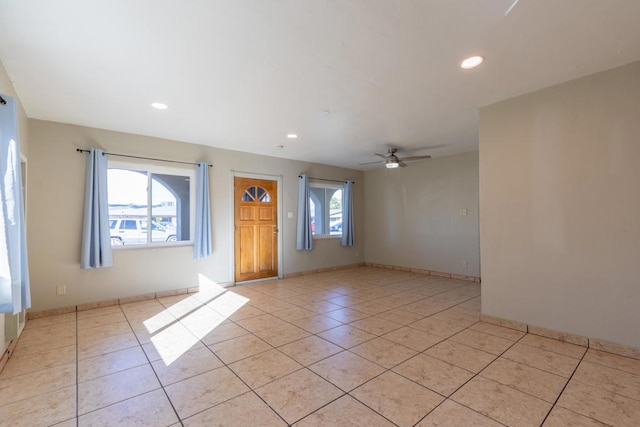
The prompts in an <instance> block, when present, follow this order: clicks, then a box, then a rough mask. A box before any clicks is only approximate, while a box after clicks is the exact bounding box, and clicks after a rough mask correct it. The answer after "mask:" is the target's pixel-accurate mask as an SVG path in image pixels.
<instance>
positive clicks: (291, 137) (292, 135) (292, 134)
mask: <svg viewBox="0 0 640 427" xmlns="http://www.w3.org/2000/svg"><path fill="white" fill-rule="evenodd" d="M287 138H289V139H297V138H298V134H297V133H288V134H287Z"/></svg>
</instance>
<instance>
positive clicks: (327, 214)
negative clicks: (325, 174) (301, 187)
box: [309, 179, 344, 240]
mask: <svg viewBox="0 0 640 427" xmlns="http://www.w3.org/2000/svg"><path fill="white" fill-rule="evenodd" d="M312 188H323V189H324V190H325V202H324V206H323V215H324V218H326V221H325V224H323V225H324V226H326V230H327V232H326V233H316V232H315V231H312V233H311V236H312V237H313V239H319V240H321V239H341V238H342V233H343V232H344V228H343V231H341V232H340V234H331V203H330V202H331V199H329V200H326V194H327V192H326V190H327V189H331V190H340V191H342V192H343V194H344V185H341V184H338V183H335V184H332V183H327V182H318V181H314V180H312V179H310V180H309V190H310V193H311V189H312ZM309 198H310V199H311V195H309ZM340 205H341V215H342V216H344V206H342V200H341V202H340ZM314 217H315V213H314Z"/></svg>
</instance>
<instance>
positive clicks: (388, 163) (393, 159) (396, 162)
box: [360, 148, 431, 169]
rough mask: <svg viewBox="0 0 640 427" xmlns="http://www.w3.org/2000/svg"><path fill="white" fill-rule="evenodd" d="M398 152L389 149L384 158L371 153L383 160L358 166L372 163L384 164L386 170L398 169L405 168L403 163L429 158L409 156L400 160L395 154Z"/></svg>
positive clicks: (361, 164)
mask: <svg viewBox="0 0 640 427" xmlns="http://www.w3.org/2000/svg"><path fill="white" fill-rule="evenodd" d="M397 151H398V149H397V148H389V149H388V150H387V153H388V154H387V155H386V156H385V155H384V154H380V153H373V154H375V155H376V156H378V157H381V158H382V159H384V160H379V161H377V162H368V163H360V166H363V165H372V164H374V163H384V165H385V167H386V168H387V169H395V168H398V167H402V168H403V167H405V166H407V164H406V163H405V162H411V161H414V160H422V159H430V158H431V156H411V157H404V158H400V157H398V156H396V152H397Z"/></svg>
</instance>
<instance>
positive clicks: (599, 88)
mask: <svg viewBox="0 0 640 427" xmlns="http://www.w3.org/2000/svg"><path fill="white" fill-rule="evenodd" d="M639 136H640V62H636V63H633V64H630V65H627V66H624V67H621V68H617V69H613V70H609V71H606V72H603V73H599V74H595V75H592V76H588V77H585V78H581V79H578V80H574V81H571V82H568V83H565V84H561V85H558V86H554V87H551V88H547V89H544V90H541V91H538V92H534V93H531V94H527V95H523V96H520V97H517V98H513V99H510V100H507V101H504V102H500V103H497V104H494V105H491V106H488V107H485V108H483V109H481V112H480V235H481V236H482V239H481V242H480V243H481V261H482V311H483V313H485V314H489V315H493V316H498V317H502V318H507V319H512V320H517V321H521V322H525V323H528V324H532V325H536V326H541V327H546V328H550V329H554V330H559V331H564V332H569V333H574V334H579V335H583V336H588V337H592V338H597V339H602V340H607V341H612V342H615V343H618V344H623V345H628V346H633V347H640V327H639V325H640V281H639V280H640V279H639V278H640V227H639V226H638V215H639V213H640V190H639V189H640V140H639Z"/></svg>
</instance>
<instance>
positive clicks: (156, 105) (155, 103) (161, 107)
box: [151, 102, 169, 110]
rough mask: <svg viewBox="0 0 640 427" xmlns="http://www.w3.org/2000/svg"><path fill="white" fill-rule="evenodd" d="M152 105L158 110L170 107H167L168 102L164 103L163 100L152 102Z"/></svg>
mask: <svg viewBox="0 0 640 427" xmlns="http://www.w3.org/2000/svg"><path fill="white" fill-rule="evenodd" d="M151 106H152V107H153V108H155V109H156V110H166V109H167V108H169V107H167V104H163V103H162V102H154V103H152V104H151Z"/></svg>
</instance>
